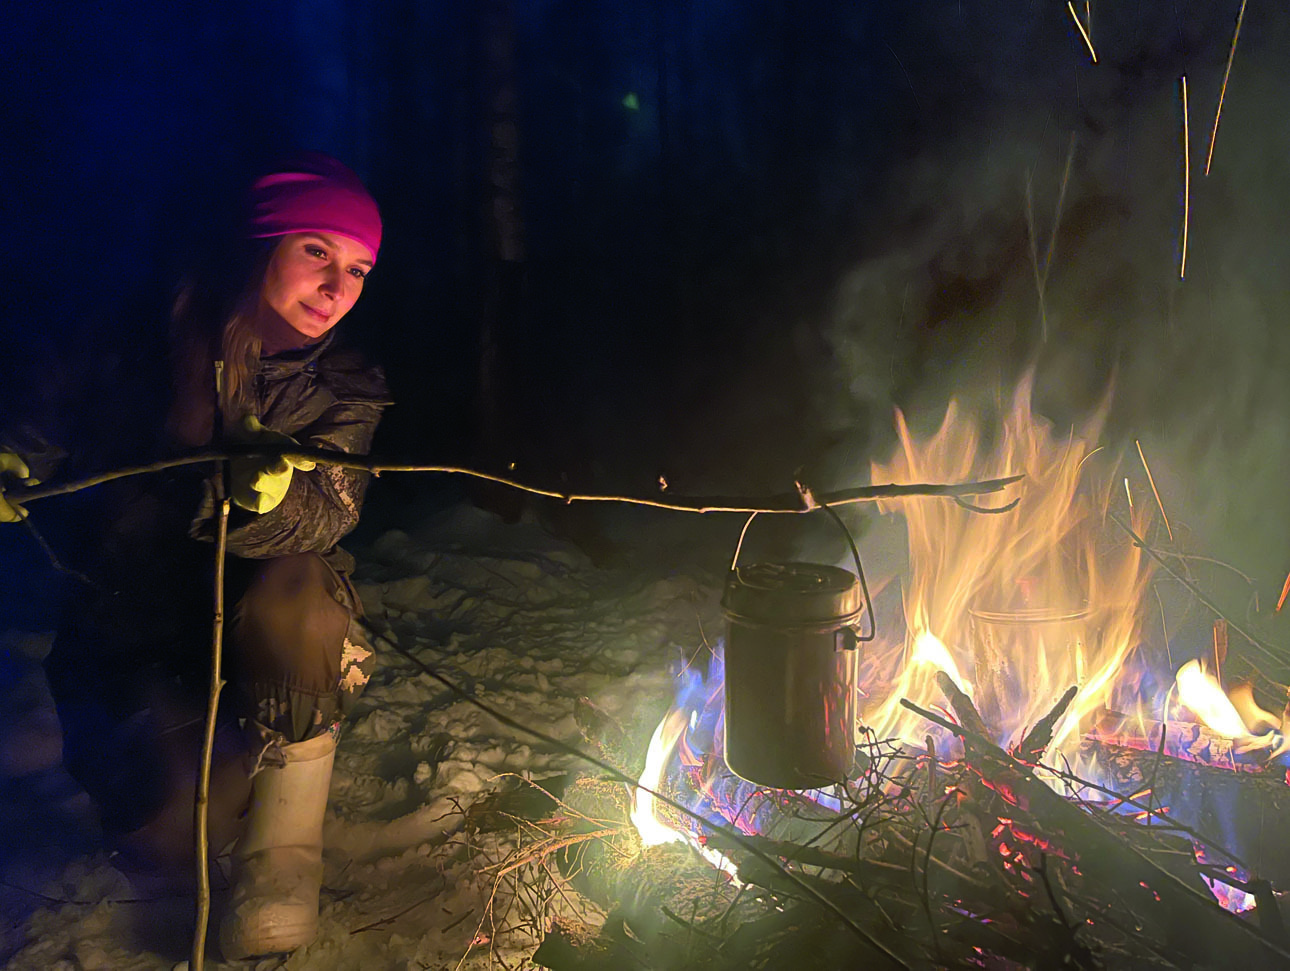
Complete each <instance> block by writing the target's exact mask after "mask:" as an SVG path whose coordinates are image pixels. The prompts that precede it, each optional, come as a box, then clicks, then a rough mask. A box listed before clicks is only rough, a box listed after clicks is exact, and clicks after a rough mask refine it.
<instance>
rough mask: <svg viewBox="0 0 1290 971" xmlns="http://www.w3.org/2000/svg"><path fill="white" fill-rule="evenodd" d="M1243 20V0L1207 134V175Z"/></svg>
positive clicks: (1212, 158)
mask: <svg viewBox="0 0 1290 971" xmlns="http://www.w3.org/2000/svg"><path fill="white" fill-rule="evenodd" d="M1244 19H1245V0H1241V12H1240V13H1238V14H1237V15H1236V30H1235V31H1234V32H1233V33H1232V49H1231V50H1230V51H1228V53H1227V67H1226V69H1224V71H1223V86H1222V87H1221V88H1220V89H1219V92H1218V110H1217V111H1215V112H1214V129H1213V131H1211V132H1210V133H1209V154H1208V155H1206V156H1205V174H1206V175H1209V165H1210V163H1211V162H1212V161H1213V160H1214V142H1216V141H1218V119H1220V118H1221V117H1223V99H1224V98H1226V97H1227V78H1228V75H1230V74H1231V73H1232V61H1233V60H1235V59H1236V41H1237V40H1238V39H1239V38H1240V36H1241V21H1242V20H1244Z"/></svg>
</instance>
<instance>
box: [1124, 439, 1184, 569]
mask: <svg viewBox="0 0 1290 971" xmlns="http://www.w3.org/2000/svg"><path fill="white" fill-rule="evenodd" d="M1133 444H1134V445H1136V446H1138V458H1140V459H1142V467H1143V468H1144V469H1146V470H1147V481H1148V482H1150V483H1151V492H1152V494H1154V495H1155V497H1156V505H1157V506H1158V507H1159V508H1160V515H1161V516H1163V517H1164V520H1165V529H1166V530H1167V531H1168V533H1169V542H1171V543H1172V542H1173V541H1174V529H1173V527H1172V526H1170V525H1169V514H1168V513H1166V512H1165V504H1164V503H1163V502H1161V501H1160V490H1159V489H1157V488H1156V477H1155V476H1154V475H1152V474H1151V466H1149V465H1147V457H1146V456H1145V455H1143V454H1142V443H1141V442H1140V441H1138V440H1137V439H1136V438H1135V439H1134V440H1133Z"/></svg>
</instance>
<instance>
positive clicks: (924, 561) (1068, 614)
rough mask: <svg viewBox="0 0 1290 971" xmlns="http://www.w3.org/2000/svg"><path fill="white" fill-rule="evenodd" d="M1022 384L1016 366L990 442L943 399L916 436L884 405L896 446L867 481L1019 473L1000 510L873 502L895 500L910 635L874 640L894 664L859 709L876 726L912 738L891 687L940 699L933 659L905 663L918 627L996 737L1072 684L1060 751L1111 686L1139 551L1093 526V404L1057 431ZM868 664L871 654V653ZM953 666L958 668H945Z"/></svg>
mask: <svg viewBox="0 0 1290 971" xmlns="http://www.w3.org/2000/svg"><path fill="white" fill-rule="evenodd" d="M1031 392H1032V381H1031V379H1029V378H1027V379H1026V380H1024V381H1023V382H1022V383H1021V385H1020V386H1019V387H1018V389H1017V392H1016V394H1015V396H1014V398H1013V400H1012V402H1011V405H1010V408H1009V409H1008V411H1007V413H1006V415H1005V416H1004V421H1003V427H1002V429H1001V430H1000V431H999V432H998V434H997V435H996V436H994V442H993V446H992V447H987V443H986V440H985V437H984V436H983V434H982V432H981V430H980V429H979V427H978V425H977V424H976V423H975V422H972V421H969V420H965V419H964V418H963V417H961V416H960V413H959V407H958V405H957V403H955V402H951V404H950V406H949V408H948V410H947V411H946V414H945V419H944V421H943V422H942V424H941V427H940V429H939V430H938V431H936V432H935V433H934V434H933V435H931V436H930V437H929V438H926V439H922V440H920V439H917V438H916V437H915V435H914V433H913V432H912V431H911V430H910V428H909V425H908V423H907V422H906V421H905V418H904V416H903V415H902V414H900V413H897V415H896V423H897V432H898V434H899V439H900V445H899V447H898V448H897V450H896V453H895V455H894V456H893V457H892V458H891V460H890V461H888V462H887V463H885V464H875V465H874V467H873V473H872V477H873V481H875V482H879V481H889V482H920V481H938V480H939V481H956V480H957V481H964V480H969V479H972V478H977V477H982V478H984V477H988V476H1002V475H1010V474H1014V473H1017V472H1024V473H1025V475H1026V478H1025V479H1024V480H1022V481H1021V483H1019V486H1020V489H1021V496H1020V498H1021V502H1020V504H1019V505H1018V506H1017V508H1016V509H1014V510H1012V511H1010V512H1007V513H1003V514H1000V515H983V514H980V513H973V512H971V511H969V510H966V509H962V508H959V507H958V506H955V505H953V504H950V503H940V502H927V501H909V500H897V501H890V502H885V503H883V504H882V508H883V511H884V512H886V511H896V510H899V511H900V512H901V513H903V515H904V517H905V521H906V524H907V527H908V533H909V552H910V570H909V580H908V584H907V586H906V588H905V590H904V605H905V617H906V621H907V628H908V631H909V632H910V635H909V638H907V640H906V643H905V644H904V645H896V646H895V647H894V648H893V647H892V646H891V645H888V650H889V651H891V650H894V651H896V652H897V653H898V654H899V655H900V657H901V658H902V659H903V666H902V668H901V669H900V670H899V672H898V673H897V674H896V676H895V677H894V678H891V679H890V681H889V682H888V683H889V684H890V685H891V690H890V691H889V692H887V693H885V696H884V697H883V700H882V701H881V703H880V704H878V705H876V706H875V707H874V708H873V709H872V710H869V711H866V712H865V713H864V714H863V718H864V721H865V723H866V725H867V726H868V727H869V728H871V729H872V730H873V731H874V732H875V733H876V735H877V737H879V738H901V739H904V740H906V741H908V742H916V741H917V740H919V739H921V738H922V735H923V733H924V731H925V726H924V725H923V724H920V722H919V719H917V717H916V716H914V715H912V713H910V712H907V711H906V710H905V709H903V708H901V707H900V706H899V702H900V699H901V698H902V697H906V698H909V699H910V700H911V701H914V702H916V703H918V704H921V705H924V706H926V705H927V704H929V703H930V704H936V703H939V702H940V701H941V698H940V692H939V691H937V690H936V688H935V682H934V680H933V678H932V673H933V672H930V671H929V668H928V666H927V665H926V664H924V663H919V662H920V661H925V660H929V659H930V658H931V657H932V655H930V654H929V653H928V652H927V650H926V647H925V645H926V643H927V641H926V637H928V636H931V635H935V638H936V639H937V640H938V641H939V642H940V643H941V644H942V645H943V647H944V657H942V658H941V661H940V662H938V663H937V666H939V667H941V668H942V669H945V670H947V671H948V673H950V674H951V676H955V677H956V680H959V681H960V682H961V683H964V682H971V683H972V684H973V685H974V686H975V701H976V703H977V705H978V707H979V708H980V709H981V714H982V716H983V717H984V718H985V720H986V722H987V724H988V725H989V726H990V727H991V729H992V730H993V731H994V733H995V736H996V740H997V741H999V742H1000V743H1001V744H1014V743H1016V742H1017V741H1019V740H1020V738H1021V737H1023V736H1024V734H1025V731H1026V729H1027V728H1028V727H1029V726H1030V725H1033V724H1034V723H1035V722H1036V721H1037V720H1038V719H1039V718H1041V717H1042V716H1043V715H1044V714H1046V713H1047V711H1048V709H1049V708H1050V707H1051V706H1052V704H1053V702H1054V701H1055V700H1056V699H1057V698H1058V697H1059V696H1060V695H1061V694H1062V692H1063V691H1065V690H1066V688H1067V687H1069V686H1070V685H1072V684H1074V685H1078V686H1079V689H1080V690H1079V692H1078V694H1077V695H1076V697H1075V700H1074V701H1073V702H1072V704H1071V705H1070V707H1069V708H1068V709H1067V712H1066V714H1065V715H1064V716H1063V717H1062V719H1061V720H1060V721H1059V723H1058V725H1057V726H1056V729H1055V731H1054V735H1053V742H1052V744H1051V745H1050V746H1049V750H1048V751H1049V753H1050V754H1051V753H1055V752H1057V751H1060V750H1062V749H1063V747H1066V746H1069V745H1071V744H1072V743H1074V742H1077V741H1078V732H1077V729H1078V726H1079V723H1080V720H1081V719H1082V718H1083V717H1085V716H1086V715H1087V714H1088V713H1089V712H1091V711H1092V710H1093V709H1095V708H1097V707H1099V706H1101V705H1104V704H1106V703H1107V702H1108V701H1109V699H1110V698H1111V696H1112V693H1113V692H1115V691H1117V690H1118V689H1119V688H1120V687H1121V678H1122V676H1123V675H1124V673H1125V672H1124V662H1125V659H1126V658H1127V657H1128V655H1129V654H1130V652H1131V651H1132V650H1133V649H1134V647H1135V646H1136V644H1137V635H1138V629H1139V616H1138V614H1139V611H1138V604H1139V601H1140V599H1141V596H1142V594H1143V592H1144V590H1145V588H1146V583H1147V580H1148V578H1149V574H1150V570H1149V564H1148V563H1147V562H1145V561H1144V558H1143V555H1142V552H1141V550H1139V549H1137V548H1136V547H1134V546H1132V545H1130V544H1127V543H1123V542H1120V543H1118V545H1117V544H1116V543H1115V542H1114V540H1117V539H1118V537H1115V536H1113V535H1111V534H1110V533H1108V532H1107V530H1105V529H1104V528H1103V525H1102V515H1103V513H1104V512H1105V510H1106V509H1107V506H1108V505H1109V503H1110V501H1111V487H1112V483H1113V482H1114V479H1113V478H1112V477H1110V476H1106V477H1105V481H1094V477H1093V476H1092V474H1091V472H1090V471H1088V470H1086V469H1085V460H1086V459H1087V458H1088V457H1089V456H1090V455H1091V454H1092V452H1093V451H1095V450H1096V449H1095V448H1094V442H1095V440H1096V438H1097V436H1098V434H1099V433H1100V431H1101V426H1102V422H1103V419H1104V409H1103V410H1102V411H1099V413H1098V414H1097V415H1095V416H1094V417H1093V419H1092V420H1090V421H1089V422H1088V423H1087V424H1086V425H1085V426H1084V427H1083V428H1082V429H1080V430H1079V431H1078V432H1072V433H1071V434H1069V435H1068V436H1066V437H1065V438H1064V439H1063V438H1059V437H1058V436H1057V435H1056V434H1055V432H1054V430H1053V428H1052V427H1051V426H1050V425H1049V424H1047V423H1046V422H1044V421H1043V420H1042V419H1039V418H1037V417H1035V416H1034V415H1033V413H1032V411H1031ZM1144 515H1145V511H1144V510H1143V509H1142V506H1141V504H1139V508H1138V509H1136V510H1134V512H1133V517H1132V518H1133V521H1134V523H1135V524H1136V525H1138V526H1142V525H1144V523H1143V517H1144ZM875 650H877V651H879V652H880V651H881V650H882V648H881V647H879V646H875ZM945 658H948V659H949V662H950V664H949V665H947V664H946V663H944V660H945ZM950 665H952V666H953V667H952V668H951V667H950ZM875 666H876V667H879V668H881V667H883V663H882V659H881V658H877V659H875ZM886 667H887V668H888V669H890V667H891V665H890V664H888V665H887V666H886ZM916 669H918V670H916ZM958 670H962V671H965V672H967V676H966V677H957V671H958ZM965 690H966V689H965Z"/></svg>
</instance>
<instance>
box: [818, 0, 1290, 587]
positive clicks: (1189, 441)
mask: <svg viewBox="0 0 1290 971" xmlns="http://www.w3.org/2000/svg"><path fill="white" fill-rule="evenodd" d="M1046 6H1047V7H1048V8H1049V9H1047V10H1046V11H1045V12H1044V13H1043V14H1042V15H1040V14H1032V15H1030V16H1029V17H1025V16H1019V17H1018V18H1017V19H1015V20H1012V21H1009V22H1007V23H1004V24H998V25H996V26H998V27H999V29H998V30H997V31H996V32H993V33H991V32H989V31H986V30H985V29H984V27H983V25H978V27H980V28H981V29H978V30H977V32H976V33H974V34H970V33H969V26H970V22H971V21H972V18H973V16H974V14H973V11H972V9H971V8H969V9H968V11H967V12H966V14H963V13H961V11H962V7H960V13H959V14H956V15H950V14H948V13H947V12H946V11H947V9H949V8H946V7H945V5H938V8H937V10H936V11H935V17H934V18H929V17H926V16H921V15H920V16H918V17H917V18H915V19H911V21H910V22H909V23H908V24H906V35H905V36H907V37H908V38H914V37H923V38H924V40H925V39H926V38H927V37H928V36H932V37H935V38H936V42H935V43H934V44H930V45H929V44H927V43H924V45H923V47H922V48H920V49H921V50H922V51H923V53H922V55H921V62H917V63H914V64H913V65H911V63H910V61H909V60H908V59H906V60H905V62H904V63H905V65H906V67H908V68H909V70H910V75H911V84H912V86H913V88H914V90H915V92H916V93H917V94H918V97H919V99H920V102H921V104H922V106H923V110H924V111H925V112H926V113H927V114H929V115H931V116H933V117H935V118H936V119H938V123H940V122H943V123H944V124H945V125H946V130H945V132H944V133H943V136H942V137H933V136H932V134H931V133H930V132H924V134H923V136H922V137H920V138H919V139H918V145H919V146H920V148H919V150H918V151H917V152H915V153H913V154H911V156H910V157H909V158H908V159H907V160H905V161H904V162H903V164H900V165H899V166H895V167H893V168H892V169H891V170H890V171H889V173H888V176H887V180H886V183H885V185H884V187H883V190H882V192H881V193H880V197H881V199H882V200H883V204H882V205H880V206H876V207H874V210H875V211H874V218H873V220H872V221H871V223H870V227H869V231H868V233H867V239H868V240H869V241H870V243H869V248H870V252H869V253H868V254H867V255H866V256H865V258H863V259H861V260H859V261H857V262H856V263H855V264H854V265H853V266H852V267H851V268H850V269H849V270H848V271H847V272H845V273H844V274H843V275H842V277H841V278H840V280H839V282H838V285H837V289H836V293H835V297H834V300H833V304H832V307H831V311H830V314H829V319H828V320H827V321H826V322H825V324H824V329H825V332H826V334H827V337H828V340H829V342H830V346H831V349H832V353H833V356H834V359H835V361H836V362H837V365H838V373H839V374H841V375H844V376H845V379H844V382H843V385H844V386H837V385H834V386H830V387H825V388H822V389H821V390H820V391H819V393H818V396H817V401H816V405H817V408H818V410H819V412H820V413H821V414H822V415H825V416H826V420H827V421H828V422H829V423H830V426H831V428H832V429H833V430H834V431H835V432H836V433H837V434H838V436H839V437H840V438H845V437H846V436H847V435H848V430H849V438H846V440H847V441H849V442H850V443H851V444H849V445H848V446H847V447H845V448H842V449H840V450H839V451H838V454H837V455H836V456H835V457H834V469H835V471H837V472H843V471H844V474H845V477H846V478H849V479H851V480H853V481H854V480H856V479H858V478H859V477H860V476H861V475H862V470H863V468H864V466H865V463H866V462H867V460H868V458H869V457H871V456H875V457H879V458H885V456H886V454H887V452H888V450H889V447H890V444H891V441H892V433H891V420H890V416H891V409H892V407H894V406H900V407H902V408H903V409H904V410H905V411H906V413H907V414H908V415H909V416H910V418H911V421H912V423H914V424H915V425H931V424H934V423H936V422H939V420H940V418H941V416H942V415H943V413H944V409H945V405H946V403H947V402H948V401H949V399H950V398H951V397H955V398H957V399H958V400H959V401H960V402H961V403H963V404H964V405H965V406H966V407H965V412H966V413H967V414H976V415H978V416H980V417H981V418H982V419H984V420H987V421H988V420H990V418H991V417H992V416H993V414H995V413H996V411H997V403H998V402H999V401H1000V400H1001V399H1002V400H1006V399H1007V397H1008V395H1009V392H1010V389H1011V387H1012V386H1013V384H1015V382H1016V380H1017V379H1018V377H1019V375H1020V374H1022V373H1023V372H1025V371H1026V370H1028V369H1030V368H1034V370H1035V372H1036V399H1037V405H1036V407H1037V408H1038V409H1039V410H1040V411H1041V412H1043V413H1044V414H1045V415H1046V416H1047V417H1049V418H1050V419H1052V420H1053V421H1055V422H1057V423H1058V424H1059V426H1065V425H1073V424H1075V423H1077V422H1078V421H1079V419H1080V417H1081V416H1083V415H1085V414H1087V413H1088V412H1089V410H1090V409H1092V408H1093V407H1095V406H1096V405H1097V403H1098V402H1100V401H1101V400H1102V398H1103V397H1104V395H1105V394H1106V392H1107V391H1108V390H1110V391H1111V392H1112V406H1111V415H1110V421H1109V423H1108V430H1107V432H1106V436H1107V438H1106V440H1105V441H1104V442H1103V443H1102V444H1106V445H1108V446H1110V447H1109V448H1108V449H1107V450H1106V455H1108V456H1116V455H1122V456H1123V457H1124V463H1125V469H1124V473H1123V474H1130V475H1135V476H1141V475H1142V469H1141V463H1140V461H1139V460H1138V457H1137V452H1136V449H1135V448H1134V444H1133V443H1134V442H1135V440H1138V441H1141V443H1142V446H1143V449H1144V451H1145V454H1146V455H1147V456H1148V460H1149V461H1150V462H1151V468H1152V472H1153V473H1154V475H1155V479H1156V482H1157V484H1158V485H1159V486H1160V491H1161V498H1162V500H1163V503H1164V505H1165V508H1166V510H1167V512H1168V514H1169V516H1170V519H1171V521H1172V523H1173V525H1174V526H1175V530H1176V531H1177V532H1178V533H1179V534H1180V535H1179V543H1180V546H1182V548H1184V549H1186V550H1187V551H1189V552H1192V553H1199V554H1204V555H1206V556H1211V557H1216V558H1219V559H1222V560H1225V561H1227V562H1229V563H1231V564H1233V565H1235V566H1237V567H1239V569H1240V570H1241V571H1243V572H1244V573H1246V574H1248V575H1249V576H1250V577H1252V578H1253V579H1254V580H1255V581H1256V585H1257V587H1258V589H1259V590H1260V592H1261V595H1262V597H1263V598H1264V604H1263V606H1264V607H1265V608H1266V598H1267V597H1268V596H1272V597H1275V593H1276V592H1277V591H1279V589H1280V585H1281V581H1282V579H1283V578H1284V576H1285V573H1286V571H1287V570H1288V569H1290V515H1288V512H1290V510H1288V509H1287V503H1286V501H1285V496H1286V492H1287V483H1288V482H1290V477H1288V475H1287V473H1290V457H1288V456H1287V451H1288V450H1290V381H1287V379H1286V375H1287V374H1290V329H1287V328H1286V327H1285V326H1284V324H1283V323H1282V322H1283V321H1284V320H1285V319H1286V317H1287V313H1290V287H1287V279H1288V271H1290V242H1288V241H1287V238H1286V237H1287V218H1286V215H1287V212H1288V211H1290V209H1288V207H1287V195H1288V194H1290V126H1287V125H1285V124H1284V121H1283V119H1284V118H1285V115H1286V113H1287V111H1290V93H1288V92H1290V88H1288V87H1287V80H1290V77H1288V75H1290V56H1288V55H1287V52H1290V22H1288V21H1287V18H1286V17H1285V16H1284V15H1283V14H1279V13H1273V12H1271V11H1268V12H1259V11H1255V10H1253V9H1251V10H1249V11H1248V12H1247V15H1246V18H1245V21H1244V24H1243V27H1242V33H1241V38H1240V45H1239V47H1238V50H1237V53H1236V58H1235V62H1234V66H1233V68H1232V72H1231V80H1230V82H1229V85H1228V90H1227V94H1226V100H1225V104H1224V108H1223V113H1222V121H1221V126H1220V129H1219V133H1218V139H1217V145H1216V148H1215V151H1214V157H1213V168H1212V171H1211V174H1210V175H1209V176H1208V177H1206V176H1205V175H1204V168H1205V161H1206V155H1207V151H1208V143H1209V137H1210V131H1211V128H1212V125H1213V121H1214V117H1215V110H1216V107H1217V103H1218V97H1219V90H1220V85H1221V82H1222V77H1223V70H1224V67H1225V64H1226V62H1227V57H1228V50H1229V45H1230V42H1231V38H1232V28H1233V26H1234V24H1235V18H1236V12H1237V10H1238V8H1239V2H1232V3H1224V4H1215V5H1212V6H1206V8H1205V9H1204V10H1200V9H1196V10H1190V9H1189V10H1184V11H1183V12H1181V13H1180V12H1179V11H1178V10H1177V6H1178V5H1176V4H1172V3H1163V2H1154V3H1141V4H1137V5H1123V4H1099V3H1093V4H1092V5H1091V6H1092V15H1093V18H1094V20H1093V30H1092V36H1093V41H1094V44H1095V46H1096V48H1097V51H1098V58H1099V60H1098V63H1097V64H1096V65H1094V64H1092V63H1091V59H1090V58H1089V55H1088V52H1087V50H1086V49H1085V48H1084V46H1083V42H1082V40H1081V39H1080V37H1079V35H1078V34H1077V33H1076V32H1075V29H1074V25H1073V24H1072V23H1071V21H1070V18H1069V13H1068V12H1067V10H1066V9H1065V7H1064V6H1059V5H1057V4H1052V5H1046ZM1075 6H1076V9H1077V10H1078V12H1079V14H1080V15H1081V16H1083V15H1084V13H1085V11H1084V5H1083V4H1076V5H1075ZM1059 14H1060V16H1059ZM977 16H984V15H981V14H979V12H978V14H977ZM960 17H961V18H962V19H960ZM1063 18H1064V21H1063ZM996 19H997V18H996ZM911 46H913V45H912V43H911ZM1183 75H1186V77H1187V87H1188V101H1189V109H1190V110H1189V113H1188V121H1189V129H1190V165H1191V186H1190V198H1189V203H1190V221H1189V225H1188V234H1187V244H1188V245H1187V263H1186V266H1187V274H1186V279H1185V280H1180V279H1179V270H1180V261H1181V249H1182V246H1181V243H1182V230H1183V205H1184V154H1183V124H1184V115H1183V110H1182V99H1181V85H1180V78H1181V77H1182V76H1183ZM965 92H968V93H965ZM1068 157H1069V159H1070V161H1069V175H1068V176H1067V175H1066V173H1067V159H1068ZM1063 181H1064V183H1065V184H1064V188H1063ZM1027 185H1029V192H1028V191H1027ZM1028 197H1029V210H1030V212H1029V215H1028V213H1027V209H1028ZM1059 200H1060V213H1059V208H1058V207H1059ZM875 240H876V242H874V241H875ZM1050 249H1051V254H1052V261H1051V265H1048V264H1047V255H1048V254H1049V252H1050ZM1037 276H1038V277H1039V278H1040V279H1041V280H1042V284H1043V300H1042V304H1041V300H1040V296H1039V286H1038V284H1037V279H1036V277H1037ZM1142 481H1143V482H1144V483H1145V479H1143V480H1142ZM1147 495H1148V496H1149V493H1148V494H1147ZM1234 576H1235V575H1234V574H1232V573H1231V572H1230V571H1225V570H1218V572H1217V573H1216V574H1215V576H1214V582H1215V583H1218V584H1220V585H1223V584H1224V583H1225V582H1226V581H1225V580H1223V579H1222V578H1223V577H1227V578H1231V577H1234ZM1250 593H1252V589H1251V588H1250V587H1249V586H1248V585H1246V584H1245V583H1244V581H1238V582H1237V583H1236V585H1235V587H1234V588H1233V590H1232V595H1233V596H1241V597H1246V596H1248V595H1249V594H1250Z"/></svg>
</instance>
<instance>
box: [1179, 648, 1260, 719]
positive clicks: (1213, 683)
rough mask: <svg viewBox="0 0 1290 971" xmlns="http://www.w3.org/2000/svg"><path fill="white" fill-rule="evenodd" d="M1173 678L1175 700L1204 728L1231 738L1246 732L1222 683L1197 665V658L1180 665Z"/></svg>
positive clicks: (1198, 663)
mask: <svg viewBox="0 0 1290 971" xmlns="http://www.w3.org/2000/svg"><path fill="white" fill-rule="evenodd" d="M1175 680H1176V682H1177V685H1178V701H1179V702H1180V703H1181V704H1182V705H1184V706H1185V707H1186V708H1188V709H1190V710H1191V711H1192V713H1193V714H1195V715H1196V717H1197V718H1199V719H1200V720H1201V722H1203V723H1204V724H1205V725H1206V726H1207V727H1209V728H1212V729H1214V731H1216V732H1219V733H1221V734H1223V735H1227V736H1230V737H1231V738H1239V737H1241V736H1245V735H1249V734H1250V730H1249V728H1248V727H1247V726H1246V724H1245V721H1244V720H1243V719H1242V718H1241V715H1240V713H1239V712H1238V711H1237V710H1236V706H1235V705H1233V704H1232V702H1231V700H1230V699H1229V698H1228V697H1227V695H1225V694H1224V693H1223V687H1222V685H1220V684H1219V683H1218V680H1217V679H1216V678H1214V676H1213V675H1211V674H1209V673H1208V672H1206V671H1205V670H1204V669H1203V668H1201V666H1200V662H1199V661H1188V662H1187V663H1186V664H1184V665H1183V666H1182V667H1181V668H1179V669H1178V675H1177V677H1176V679H1175Z"/></svg>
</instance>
